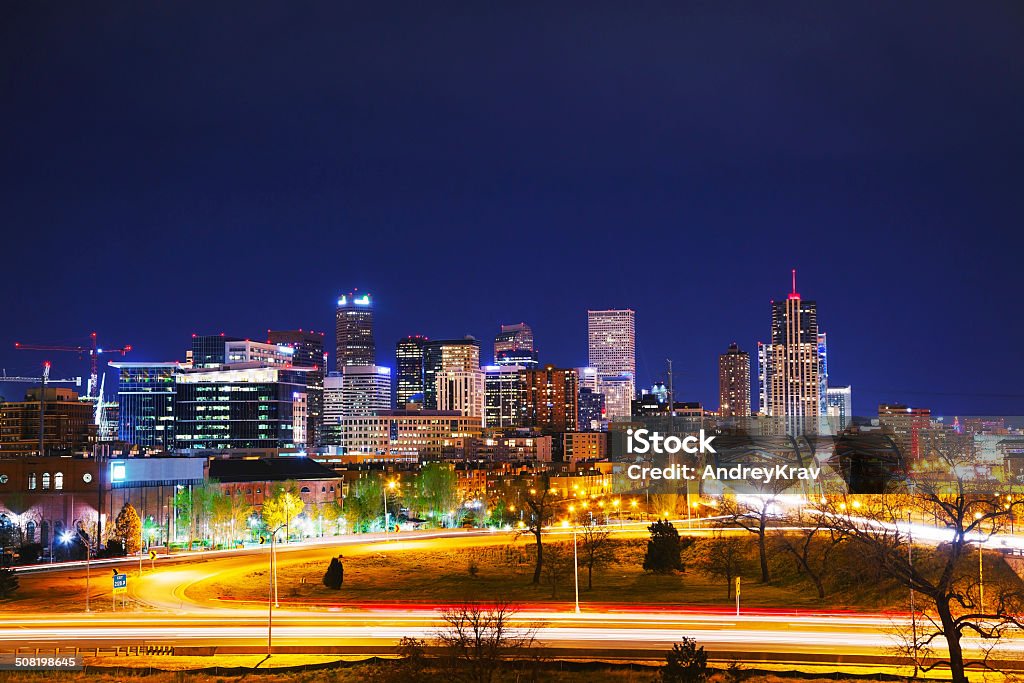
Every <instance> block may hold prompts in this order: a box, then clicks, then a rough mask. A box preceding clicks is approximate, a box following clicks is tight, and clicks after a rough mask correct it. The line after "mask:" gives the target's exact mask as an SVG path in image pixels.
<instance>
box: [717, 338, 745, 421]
mask: <svg viewBox="0 0 1024 683" xmlns="http://www.w3.org/2000/svg"><path fill="white" fill-rule="evenodd" d="M718 414H719V416H721V417H750V354H748V353H747V352H746V351H741V350H740V347H739V346H738V345H737V344H736V342H733V343H732V344H729V348H728V349H727V350H726V352H725V353H723V354H722V355H720V356H719V357H718Z"/></svg>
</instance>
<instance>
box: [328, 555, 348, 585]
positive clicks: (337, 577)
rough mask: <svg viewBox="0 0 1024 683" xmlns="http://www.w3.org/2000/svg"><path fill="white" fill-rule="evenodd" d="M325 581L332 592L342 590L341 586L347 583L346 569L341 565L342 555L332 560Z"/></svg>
mask: <svg viewBox="0 0 1024 683" xmlns="http://www.w3.org/2000/svg"><path fill="white" fill-rule="evenodd" d="M323 581H324V585H325V586H327V587H328V588H330V589H331V590H336V591H337V590H341V584H343V583H344V582H345V567H344V565H342V564H341V555H339V556H338V557H332V558H331V563H330V564H329V565H328V566H327V571H326V572H325V573H324V579H323Z"/></svg>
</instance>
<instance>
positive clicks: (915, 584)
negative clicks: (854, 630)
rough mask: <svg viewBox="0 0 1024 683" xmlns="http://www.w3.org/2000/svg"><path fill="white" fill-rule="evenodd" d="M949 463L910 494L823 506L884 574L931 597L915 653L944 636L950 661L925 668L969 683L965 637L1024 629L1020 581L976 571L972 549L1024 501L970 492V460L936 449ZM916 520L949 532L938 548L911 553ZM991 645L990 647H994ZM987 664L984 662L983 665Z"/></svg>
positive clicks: (917, 625) (993, 638) (918, 623)
mask: <svg viewBox="0 0 1024 683" xmlns="http://www.w3.org/2000/svg"><path fill="white" fill-rule="evenodd" d="M938 456H939V458H940V459H941V460H942V461H943V462H944V463H945V464H946V465H948V467H949V472H950V478H949V479H948V480H946V481H943V482H941V484H932V483H929V482H922V483H917V484H916V485H915V486H914V487H913V489H912V490H911V491H910V492H909V493H907V494H901V495H894V494H890V495H880V496H873V497H870V498H867V497H865V498H857V497H854V496H850V495H841V496H838V497H833V498H831V499H830V500H828V501H827V502H825V503H823V504H822V506H821V512H822V513H823V518H824V519H825V520H827V522H826V524H827V526H828V527H829V528H830V529H831V530H832V531H835V532H837V533H838V534H840V535H841V536H842V537H843V538H844V539H846V540H847V541H848V542H850V543H852V544H854V546H855V547H856V548H857V549H858V550H859V552H860V553H861V554H862V555H863V557H864V558H865V559H866V560H868V561H870V562H873V563H875V564H876V565H877V566H878V567H879V569H880V571H881V573H882V574H883V575H884V576H886V577H889V578H891V579H893V580H895V581H896V582H897V583H899V584H900V585H902V586H904V587H906V588H909V589H910V590H911V591H913V592H914V593H916V594H918V595H921V596H924V597H925V598H926V601H925V602H926V603H927V605H928V606H927V607H926V608H925V609H924V610H922V613H921V615H920V616H919V617H918V616H917V615H916V614H915V616H914V619H915V621H914V634H913V636H912V640H913V642H912V643H910V645H911V647H912V650H913V652H915V653H918V652H922V651H927V650H929V649H931V648H932V647H933V645H934V644H935V643H936V642H943V641H945V645H946V650H947V658H946V659H941V658H939V659H937V660H933V661H931V662H929V663H927V664H926V665H924V666H922V667H921V668H922V670H925V671H927V670H929V669H932V668H935V667H936V666H942V665H948V666H949V667H950V671H951V674H952V680H953V683H966V681H967V677H966V675H965V663H964V654H963V645H962V643H961V640H962V639H963V637H964V636H965V635H969V636H974V637H977V638H979V639H981V640H983V641H989V642H990V643H992V644H994V643H995V642H997V641H998V639H999V638H1000V637H1001V636H1002V635H1003V634H1004V633H1005V632H1006V631H1007V630H1008V629H1011V628H1020V627H1024V623H1022V622H1021V621H1020V616H1019V615H1021V614H1022V613H1024V594H1022V591H1021V590H1020V583H1019V581H1012V582H1009V581H1005V582H998V581H997V582H992V581H991V580H989V581H986V583H985V584H984V588H982V584H981V582H980V580H979V576H978V573H979V572H978V563H977V561H975V560H974V552H980V551H974V552H972V546H973V545H974V544H977V543H979V542H980V543H982V544H983V543H984V541H985V540H986V539H988V538H990V537H991V536H992V535H993V534H995V533H998V532H999V531H1000V530H1001V529H1002V528H1003V525H1004V524H1005V523H1007V522H1008V521H1009V520H1010V519H1011V516H1012V515H1014V514H1015V513H1017V512H1019V510H1020V508H1021V507H1022V506H1024V501H1021V500H1016V501H1015V500H1012V499H1010V498H1008V497H1007V498H1003V497H1001V496H999V495H996V494H992V493H985V492H980V491H972V490H971V488H970V487H969V486H968V484H967V482H966V481H965V479H964V478H963V477H961V476H958V475H956V474H955V473H956V472H958V471H964V470H963V469H959V467H960V466H962V465H963V464H964V463H965V462H967V459H965V458H963V457H962V456H961V455H960V454H958V453H950V452H946V453H938ZM914 517H917V518H918V519H919V520H928V521H933V520H934V522H935V523H936V526H938V527H939V528H945V529H946V540H944V541H943V542H942V543H940V544H938V545H936V546H924V545H914V547H913V549H912V550H913V552H912V553H911V552H909V551H910V550H911V548H910V538H909V537H908V532H907V526H906V524H907V522H908V519H913V518H914ZM989 649H991V648H989ZM983 664H984V665H986V666H987V663H986V662H983Z"/></svg>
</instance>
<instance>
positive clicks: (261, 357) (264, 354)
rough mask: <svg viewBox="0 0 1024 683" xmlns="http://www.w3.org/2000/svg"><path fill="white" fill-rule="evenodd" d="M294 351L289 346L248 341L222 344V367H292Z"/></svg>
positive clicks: (242, 340)
mask: <svg viewBox="0 0 1024 683" xmlns="http://www.w3.org/2000/svg"><path fill="white" fill-rule="evenodd" d="M294 356H295V349H294V348H292V347H291V346H284V345H278V344H265V343H263V342H254V341H251V340H249V339H241V340H237V341H228V342H225V343H224V365H236V364H238V363H259V364H261V365H281V366H285V365H292V364H293V358H294Z"/></svg>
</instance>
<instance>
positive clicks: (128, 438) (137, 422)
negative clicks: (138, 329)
mask: <svg viewBox="0 0 1024 683" xmlns="http://www.w3.org/2000/svg"><path fill="white" fill-rule="evenodd" d="M223 346H224V345H223V344H221V348H223ZM110 367H112V368H116V369H117V371H118V383H117V401H118V403H119V404H120V411H119V414H118V418H117V435H118V438H119V439H121V440H122V441H124V442H126V443H130V444H133V445H135V446H138V447H139V448H140V449H141V450H143V451H146V450H153V451H169V450H171V449H172V448H174V396H175V386H176V385H175V383H174V375H175V374H176V373H177V372H178V371H179V370H180V368H181V364H180V363H176V362H171V363H128V362H112V363H110Z"/></svg>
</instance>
